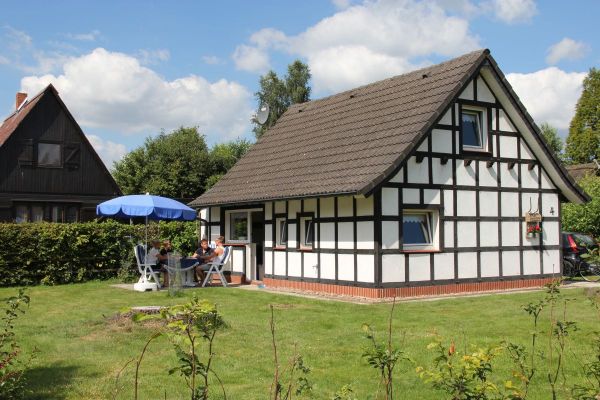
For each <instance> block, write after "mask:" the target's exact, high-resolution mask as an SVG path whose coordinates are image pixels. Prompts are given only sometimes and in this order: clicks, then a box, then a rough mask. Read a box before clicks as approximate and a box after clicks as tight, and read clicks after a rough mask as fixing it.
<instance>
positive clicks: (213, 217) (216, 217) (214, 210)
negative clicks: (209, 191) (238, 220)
mask: <svg viewBox="0 0 600 400" xmlns="http://www.w3.org/2000/svg"><path fill="white" fill-rule="evenodd" d="M219 221H221V207H211V208H210V222H211V223H213V222H219Z"/></svg>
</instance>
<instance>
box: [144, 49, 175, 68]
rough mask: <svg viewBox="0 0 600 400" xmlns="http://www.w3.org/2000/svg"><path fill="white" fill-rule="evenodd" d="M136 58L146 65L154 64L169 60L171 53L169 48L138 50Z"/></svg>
mask: <svg viewBox="0 0 600 400" xmlns="http://www.w3.org/2000/svg"><path fill="white" fill-rule="evenodd" d="M136 58H137V59H138V60H139V61H140V63H142V64H144V65H153V64H158V63H160V62H164V61H169V58H171V53H170V52H169V50H167V49H156V50H145V49H142V50H138V52H137V53H136Z"/></svg>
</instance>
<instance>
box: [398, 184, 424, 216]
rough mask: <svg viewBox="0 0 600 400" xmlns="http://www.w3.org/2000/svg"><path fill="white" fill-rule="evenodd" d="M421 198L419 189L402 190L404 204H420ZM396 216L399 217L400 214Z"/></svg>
mask: <svg viewBox="0 0 600 400" xmlns="http://www.w3.org/2000/svg"><path fill="white" fill-rule="evenodd" d="M419 197H420V196H419V189H402V202H403V203H404V204H419V203H420V201H419V200H420V198H419ZM394 215H398V213H396V214H394Z"/></svg>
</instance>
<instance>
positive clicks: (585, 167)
mask: <svg viewBox="0 0 600 400" xmlns="http://www.w3.org/2000/svg"><path fill="white" fill-rule="evenodd" d="M566 168H567V171H569V175H571V177H572V178H573V179H574V180H575V181H579V180H580V179H581V178H583V177H584V176H587V175H596V176H598V174H599V172H600V166H599V164H596V162H591V163H586V164H575V165H567V167H566Z"/></svg>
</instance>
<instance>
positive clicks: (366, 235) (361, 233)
mask: <svg viewBox="0 0 600 400" xmlns="http://www.w3.org/2000/svg"><path fill="white" fill-rule="evenodd" d="M356 240H357V242H356V248H357V249H374V248H375V242H374V227H373V222H372V221H364V222H357V223H356Z"/></svg>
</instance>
